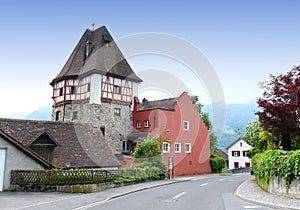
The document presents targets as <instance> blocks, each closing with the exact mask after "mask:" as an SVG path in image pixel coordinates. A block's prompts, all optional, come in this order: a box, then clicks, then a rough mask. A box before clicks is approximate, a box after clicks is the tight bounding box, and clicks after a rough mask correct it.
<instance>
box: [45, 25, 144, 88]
mask: <svg viewBox="0 0 300 210" xmlns="http://www.w3.org/2000/svg"><path fill="white" fill-rule="evenodd" d="M87 45H88V46H87ZM93 73H99V74H108V75H112V76H115V77H118V78H122V79H123V78H126V79H128V80H132V81H135V82H142V80H141V79H140V78H139V77H138V76H137V75H136V74H135V73H134V71H133V70H132V68H131V67H130V65H129V64H128V62H127V61H126V59H125V58H124V56H123V54H122V52H121V51H120V49H119V48H118V46H117V45H116V43H115V42H114V40H113V38H112V36H111V35H110V33H109V32H108V30H107V28H106V27H105V26H102V27H100V28H98V29H96V30H94V31H91V30H89V29H87V30H86V31H85V32H84V34H83V36H82V37H81V38H80V40H79V42H78V43H77V45H76V47H75V49H74V50H73V52H72V53H71V55H70V57H69V59H68V60H67V62H66V64H65V65H64V67H63V69H62V70H61V72H60V73H59V75H58V76H57V77H56V78H55V79H54V80H53V81H52V82H51V83H50V84H51V85H53V84H54V83H55V82H58V81H61V80H63V79H65V78H76V77H78V76H85V75H89V74H93Z"/></svg>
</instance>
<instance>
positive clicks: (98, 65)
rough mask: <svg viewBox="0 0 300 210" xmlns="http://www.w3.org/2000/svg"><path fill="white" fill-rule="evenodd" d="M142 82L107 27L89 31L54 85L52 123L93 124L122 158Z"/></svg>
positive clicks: (85, 33)
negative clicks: (134, 99) (134, 95)
mask: <svg viewBox="0 0 300 210" xmlns="http://www.w3.org/2000/svg"><path fill="white" fill-rule="evenodd" d="M140 82H142V80H141V79H140V78H139V77H138V76H137V75H136V74H135V73H134V72H133V70H132V68H131V67H130V65H129V64H128V62H127V61H126V59H125V58H124V56H123V54H122V53H121V51H120V49H119V48H118V46H117V45H116V43H115V42H114V41H113V38H112V37H111V35H110V34H109V32H108V30H107V29H106V27H105V26H102V27H100V28H98V29H96V30H89V29H87V30H86V31H85V32H84V34H83V36H82V37H81V39H80V40H79V42H78V44H77V45H76V47H75V49H74V50H73V52H72V53H71V55H70V57H69V58H68V60H67V62H66V64H65V65H64V67H63V68H62V70H61V72H60V73H59V74H58V76H57V77H56V78H54V79H53V80H52V82H51V83H50V85H51V86H52V87H53V96H52V98H53V100H54V104H53V110H52V120H54V121H72V122H80V123H91V124H92V125H93V127H94V128H97V129H100V130H101V131H102V133H103V135H104V136H105V137H106V138H107V139H108V142H109V144H110V146H111V147H112V149H113V150H114V152H115V153H118V154H120V153H121V150H122V141H126V138H127V135H128V134H129V133H130V132H131V126H132V122H131V104H132V100H133V94H134V93H136V92H137V86H138V84H139V83H140Z"/></svg>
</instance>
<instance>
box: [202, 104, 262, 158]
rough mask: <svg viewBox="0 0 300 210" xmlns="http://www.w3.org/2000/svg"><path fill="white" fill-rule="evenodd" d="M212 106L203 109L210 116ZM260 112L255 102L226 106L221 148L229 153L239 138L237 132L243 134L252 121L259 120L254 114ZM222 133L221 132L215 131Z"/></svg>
mask: <svg viewBox="0 0 300 210" xmlns="http://www.w3.org/2000/svg"><path fill="white" fill-rule="evenodd" d="M211 110H212V106H211V105H210V106H206V107H204V108H203V111H204V112H208V113H209V115H210V116H212V113H211ZM257 111H258V108H257V104H256V103H255V102H254V101H253V102H250V103H247V104H226V105H225V128H224V130H223V133H222V136H221V138H220V139H219V148H220V149H222V150H223V151H224V152H226V153H227V149H226V148H227V147H228V146H229V145H230V144H231V143H232V142H234V141H235V140H237V139H238V138H239V136H238V135H236V134H235V131H236V130H238V129H241V132H242V134H243V133H244V131H245V127H246V126H247V125H248V124H249V123H250V122H252V121H255V120H256V119H257V116H256V115H255V114H254V113H255V112H257ZM215 132H220V131H215Z"/></svg>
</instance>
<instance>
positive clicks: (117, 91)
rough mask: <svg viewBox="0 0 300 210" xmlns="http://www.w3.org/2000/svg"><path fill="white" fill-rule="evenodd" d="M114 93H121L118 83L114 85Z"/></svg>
mask: <svg viewBox="0 0 300 210" xmlns="http://www.w3.org/2000/svg"><path fill="white" fill-rule="evenodd" d="M114 93H115V94H121V87H120V86H118V85H114Z"/></svg>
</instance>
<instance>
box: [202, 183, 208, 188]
mask: <svg viewBox="0 0 300 210" xmlns="http://www.w3.org/2000/svg"><path fill="white" fill-rule="evenodd" d="M205 185H208V183H204V184H200V187H203V186H205Z"/></svg>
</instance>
